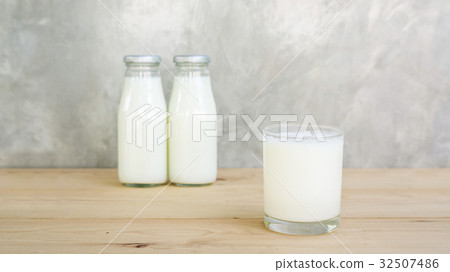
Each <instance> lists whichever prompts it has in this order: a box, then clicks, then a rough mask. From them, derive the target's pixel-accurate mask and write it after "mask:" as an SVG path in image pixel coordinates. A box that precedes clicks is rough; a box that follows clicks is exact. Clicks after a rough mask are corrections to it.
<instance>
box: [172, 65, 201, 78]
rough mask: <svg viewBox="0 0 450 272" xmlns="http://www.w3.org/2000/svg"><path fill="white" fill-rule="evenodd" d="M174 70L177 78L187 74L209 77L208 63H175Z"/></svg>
mask: <svg viewBox="0 0 450 272" xmlns="http://www.w3.org/2000/svg"><path fill="white" fill-rule="evenodd" d="M175 68H176V73H177V75H178V76H183V75H188V74H191V75H201V76H209V68H208V63H192V62H180V63H178V62H177V63H175Z"/></svg>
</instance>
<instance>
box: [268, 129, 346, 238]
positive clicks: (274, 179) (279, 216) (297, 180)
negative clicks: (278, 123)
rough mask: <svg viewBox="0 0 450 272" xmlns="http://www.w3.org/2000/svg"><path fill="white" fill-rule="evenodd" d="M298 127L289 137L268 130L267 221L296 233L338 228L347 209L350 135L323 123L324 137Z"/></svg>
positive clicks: (281, 229) (313, 232)
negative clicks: (345, 164)
mask: <svg viewBox="0 0 450 272" xmlns="http://www.w3.org/2000/svg"><path fill="white" fill-rule="evenodd" d="M294 131H295V130H294ZM294 131H289V133H288V137H287V138H285V139H282V137H280V134H279V132H277V131H275V132H274V131H272V132H271V131H270V130H269V131H267V130H266V131H265V132H264V137H265V142H264V143H263V153H264V213H265V215H266V225H269V224H268V223H272V224H273V225H272V227H274V228H275V229H273V230H275V231H279V232H284V233H290V234H320V233H325V232H329V231H332V230H334V229H335V228H336V227H337V224H338V222H339V214H340V208H341V184H342V182H341V180H342V156H343V143H344V136H343V135H342V133H341V132H340V131H339V130H336V129H334V128H329V127H322V128H321V132H322V133H323V136H324V137H323V139H321V140H320V139H318V138H317V137H316V136H315V135H314V134H313V133H312V132H309V131H307V132H300V133H303V134H304V135H300V134H297V133H293V132H294ZM297 136H298V137H297ZM267 219H270V220H267ZM327 220H331V221H330V222H331V223H330V225H327ZM322 221H323V222H322ZM319 222H321V223H319ZM284 223H286V224H284ZM295 223H305V224H303V225H300V224H297V225H295ZM308 223H309V224H308ZM277 224H278V225H277ZM283 224H284V225H283ZM269 228H270V227H269ZM277 228H278V229H277Z"/></svg>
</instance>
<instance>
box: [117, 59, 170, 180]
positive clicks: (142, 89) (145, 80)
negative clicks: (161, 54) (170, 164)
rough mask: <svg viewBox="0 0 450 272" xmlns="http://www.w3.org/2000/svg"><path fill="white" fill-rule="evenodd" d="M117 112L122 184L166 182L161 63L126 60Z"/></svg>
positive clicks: (164, 105)
mask: <svg viewBox="0 0 450 272" xmlns="http://www.w3.org/2000/svg"><path fill="white" fill-rule="evenodd" d="M127 66H128V69H127V72H126V74H125V80H124V86H123V91H122V97H121V100H120V106H119V112H118V171H119V180H120V182H121V183H123V184H126V185H129V186H135V187H147V186H154V185H159V184H163V183H165V182H166V181H167V145H166V143H165V142H162V143H161V142H158V137H161V135H164V133H165V131H166V122H167V107H166V101H165V99H164V94H163V89H162V83H161V76H160V73H159V63H158V64H148V63H146V64H141V63H138V64H136V63H131V64H129V63H127Z"/></svg>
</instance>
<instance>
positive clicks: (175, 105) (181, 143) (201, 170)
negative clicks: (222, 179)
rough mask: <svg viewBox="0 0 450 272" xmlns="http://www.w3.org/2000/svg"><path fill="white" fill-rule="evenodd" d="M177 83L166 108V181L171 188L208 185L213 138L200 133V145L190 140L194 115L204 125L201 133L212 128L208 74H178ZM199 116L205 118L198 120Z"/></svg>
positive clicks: (213, 160) (214, 157)
mask: <svg viewBox="0 0 450 272" xmlns="http://www.w3.org/2000/svg"><path fill="white" fill-rule="evenodd" d="M206 69H207V67H206ZM177 79H178V80H174V85H173V89H172V96H171V99H170V104H169V112H170V116H169V127H170V130H171V133H170V138H169V179H170V180H171V181H172V182H173V183H175V184H184V185H201V184H209V183H212V182H214V181H215V180H216V176H217V137H208V136H206V135H204V134H203V133H202V135H201V139H200V141H198V142H195V141H194V140H193V136H194V131H193V116H194V115H197V117H196V118H198V120H199V121H202V120H203V121H205V122H203V123H202V126H201V128H202V129H203V130H211V129H214V128H215V126H216V124H215V122H214V120H216V116H215V114H216V105H215V102H214V97H213V93H212V90H211V82H210V78H209V74H207V73H206V74H205V73H203V72H193V73H190V72H187V73H183V72H179V73H177ZM185 87H186V89H187V90H186V89H185ZM188 91H189V92H190V93H191V94H192V95H193V96H195V98H196V99H197V100H198V102H197V101H196V100H195V99H194V98H193V97H192V95H191V94H189V93H188ZM202 114H209V116H208V117H202Z"/></svg>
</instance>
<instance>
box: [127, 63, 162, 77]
mask: <svg viewBox="0 0 450 272" xmlns="http://www.w3.org/2000/svg"><path fill="white" fill-rule="evenodd" d="M126 65H127V71H126V72H125V76H144V75H145V76H147V75H150V76H159V63H155V64H153V63H127V64H126Z"/></svg>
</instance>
